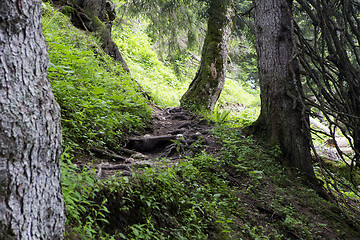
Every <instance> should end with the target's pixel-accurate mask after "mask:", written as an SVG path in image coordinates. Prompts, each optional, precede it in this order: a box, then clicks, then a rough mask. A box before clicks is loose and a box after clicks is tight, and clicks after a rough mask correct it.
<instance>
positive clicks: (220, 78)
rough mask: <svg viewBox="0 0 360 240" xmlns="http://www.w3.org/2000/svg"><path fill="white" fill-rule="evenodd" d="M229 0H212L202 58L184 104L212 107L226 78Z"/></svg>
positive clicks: (185, 95)
mask: <svg viewBox="0 0 360 240" xmlns="http://www.w3.org/2000/svg"><path fill="white" fill-rule="evenodd" d="M231 3H232V1H231V0H211V1H210V7H209V20H208V29H207V32H206V36H205V41H204V45H203V49H202V56H201V62H200V67H199V70H198V72H197V73H196V76H195V78H194V80H193V81H192V82H191V84H190V86H189V89H188V90H187V91H186V93H185V94H184V95H183V96H182V98H181V100H180V103H181V106H182V107H183V108H190V109H199V108H200V109H208V110H212V109H213V108H214V106H215V104H216V102H217V100H218V99H219V96H220V93H221V91H222V89H223V86H224V82H225V72H226V60H227V55H228V46H229V40H230V33H231V31H230V26H231V11H232V10H231Z"/></svg>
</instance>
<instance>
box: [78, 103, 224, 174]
mask: <svg viewBox="0 0 360 240" xmlns="http://www.w3.org/2000/svg"><path fill="white" fill-rule="evenodd" d="M153 111H154V113H153V119H152V129H151V130H150V131H148V132H146V133H145V134H144V135H141V136H132V137H130V138H129V139H128V142H127V144H126V145H125V146H124V147H118V148H116V149H111V150H110V149H106V150H104V149H98V148H91V149H90V152H91V153H92V154H91V156H89V158H88V159H85V161H80V162H79V163H78V164H77V166H78V167H80V168H83V167H88V168H95V169H96V174H97V176H98V177H99V178H107V177H108V176H111V175H115V174H121V175H125V176H131V173H132V171H133V170H134V169H137V168H142V167H150V166H154V165H156V164H159V163H161V164H163V163H162V162H161V161H157V159H161V158H166V159H167V160H168V161H167V164H169V165H173V164H176V163H177V161H178V160H179V158H180V157H185V156H193V155H194V154H195V153H196V152H201V151H206V152H207V153H212V154H215V153H216V152H217V151H219V149H220V147H221V146H220V144H219V143H217V140H216V139H215V137H214V136H213V135H212V134H211V132H210V130H211V128H212V127H213V126H214V123H211V122H209V121H207V120H205V119H201V118H199V117H197V116H195V115H193V114H192V113H190V112H189V111H187V110H183V109H181V108H178V107H171V108H166V109H163V110H162V109H159V108H156V107H154V109H153ZM90 163H91V164H90Z"/></svg>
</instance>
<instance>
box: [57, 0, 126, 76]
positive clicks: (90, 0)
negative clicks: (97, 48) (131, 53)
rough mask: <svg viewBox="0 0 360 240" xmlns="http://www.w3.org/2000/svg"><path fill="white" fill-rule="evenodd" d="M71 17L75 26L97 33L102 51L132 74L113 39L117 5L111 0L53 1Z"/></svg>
mask: <svg viewBox="0 0 360 240" xmlns="http://www.w3.org/2000/svg"><path fill="white" fill-rule="evenodd" d="M53 2H54V3H55V4H57V5H60V6H67V7H70V8H71V10H69V8H63V13H65V14H67V15H69V16H70V19H71V22H72V23H73V24H74V26H76V27H78V28H80V29H83V30H86V31H90V32H96V33H97V34H98V36H99V37H100V41H101V43H102V45H101V47H102V49H103V50H104V51H105V52H106V53H107V54H108V55H109V56H111V57H112V58H113V59H114V60H116V61H119V62H120V63H121V65H122V67H123V69H124V71H126V72H130V70H129V67H128V66H127V64H126V62H125V60H124V58H123V57H122V55H121V53H120V50H119V48H118V46H117V45H116V43H115V42H114V41H113V39H112V34H111V29H112V21H113V20H114V19H115V18H116V12H115V5H114V4H113V3H112V2H111V1H110V0H68V1H64V0H53Z"/></svg>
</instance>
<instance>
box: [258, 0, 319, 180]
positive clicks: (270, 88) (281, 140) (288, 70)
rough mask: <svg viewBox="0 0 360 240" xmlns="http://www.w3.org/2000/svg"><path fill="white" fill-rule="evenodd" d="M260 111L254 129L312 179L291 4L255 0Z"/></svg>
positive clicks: (290, 162)
mask: <svg viewBox="0 0 360 240" xmlns="http://www.w3.org/2000/svg"><path fill="white" fill-rule="evenodd" d="M254 3H255V5H256V6H255V37H256V50H257V54H258V70H259V77H260V89H261V113H260V116H259V118H258V120H257V121H256V122H255V123H254V129H255V131H258V132H262V133H265V136H266V138H267V139H268V141H269V142H270V143H272V144H278V145H279V146H280V148H281V150H282V153H283V156H284V158H285V159H286V161H287V162H288V163H289V165H290V166H294V167H297V168H299V169H300V170H301V171H302V173H303V174H305V175H306V176H308V177H309V178H310V179H315V174H314V170H313V167H312V158H311V153H310V141H311V137H310V130H309V128H308V124H309V117H308V115H307V113H306V111H305V109H304V105H303V104H300V103H301V101H300V100H301V99H302V98H303V90H302V86H301V82H300V76H299V70H298V63H297V61H296V58H295V56H294V44H293V41H294V38H293V32H292V19H291V12H290V9H291V4H292V1H291V0H290V1H289V0H288V1H285V0H254Z"/></svg>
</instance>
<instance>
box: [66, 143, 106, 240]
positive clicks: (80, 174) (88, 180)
mask: <svg viewBox="0 0 360 240" xmlns="http://www.w3.org/2000/svg"><path fill="white" fill-rule="evenodd" d="M69 150H70V148H66V149H65V151H64V153H63V154H62V157H61V169H62V173H61V182H62V190H63V196H64V202H65V205H66V225H67V229H68V230H67V233H66V235H67V236H66V237H67V238H71V237H72V236H75V235H76V236H79V237H80V238H81V239H95V238H96V236H98V237H100V235H99V234H98V233H99V232H100V233H101V231H99V230H100V227H99V222H103V223H109V222H108V221H107V220H106V219H105V215H104V214H106V213H109V211H108V209H107V208H106V206H105V204H106V202H107V200H106V199H103V200H102V202H101V203H100V204H97V203H95V202H94V201H92V200H90V199H91V198H93V197H95V195H96V193H97V192H98V191H99V188H98V182H97V180H96V178H95V175H94V172H92V171H88V169H86V168H84V169H79V168H78V167H77V166H75V165H74V164H72V162H71V160H72V156H71V154H70V153H69ZM103 235H104V234H103ZM105 235H106V234H105Z"/></svg>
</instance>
